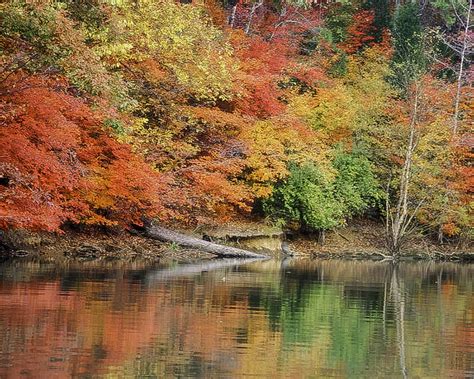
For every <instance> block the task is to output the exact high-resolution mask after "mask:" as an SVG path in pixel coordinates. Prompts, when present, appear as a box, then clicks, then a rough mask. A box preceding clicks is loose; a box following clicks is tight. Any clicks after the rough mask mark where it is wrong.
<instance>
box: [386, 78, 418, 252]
mask: <svg viewBox="0 0 474 379" xmlns="http://www.w3.org/2000/svg"><path fill="white" fill-rule="evenodd" d="M414 96H415V97H414V99H413V111H412V115H411V119H410V132H409V137H408V144H407V149H406V153H405V162H404V164H403V169H402V175H401V178H400V187H399V190H398V203H397V207H396V209H395V215H394V216H392V214H391V212H390V209H388V208H389V207H388V205H387V225H390V227H388V226H387V232H388V234H389V235H387V239H388V249H389V250H390V252H391V253H392V255H393V256H394V258H398V256H399V254H400V247H401V243H402V240H403V238H404V237H405V232H406V230H407V227H408V224H409V223H410V222H411V218H409V217H408V216H409V215H408V189H409V186H410V179H411V166H412V162H413V153H414V151H415V148H416V141H415V139H416V138H415V137H416V135H415V132H416V125H417V122H418V121H417V119H418V107H419V96H420V88H419V83H416V84H415V95H414Z"/></svg>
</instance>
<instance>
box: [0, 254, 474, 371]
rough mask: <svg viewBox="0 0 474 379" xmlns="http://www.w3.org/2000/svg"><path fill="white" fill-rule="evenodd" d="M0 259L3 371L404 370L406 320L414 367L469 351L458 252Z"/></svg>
mask: <svg viewBox="0 0 474 379" xmlns="http://www.w3.org/2000/svg"><path fill="white" fill-rule="evenodd" d="M163 272H165V273H166V272H167V271H163ZM0 273H1V274H2V276H1V277H2V278H3V279H2V281H1V282H0V341H1V342H0V344H1V345H0V346H1V349H2V351H4V352H5V351H8V355H3V358H5V357H7V360H8V361H9V362H11V363H12V364H11V366H10V367H1V368H0V376H5V375H6V376H8V377H10V376H11V377H17V376H19V375H20V371H21V370H29V371H30V372H34V373H37V375H38V376H41V377H48V375H49V374H50V373H51V371H49V370H50V369H54V370H55V372H57V373H59V376H63V377H68V376H71V375H72V376H78V375H92V376H94V375H104V374H110V375H117V376H120V375H124V376H134V375H138V376H146V375H155V376H160V377H163V376H170V375H178V374H179V375H183V376H199V375H202V376H210V375H221V376H232V377H236V376H237V377H238V376H240V375H244V374H248V373H254V374H258V375H260V376H274V377H283V375H284V374H283V373H292V374H293V376H299V375H303V376H305V375H306V374H307V375H319V376H324V375H329V374H328V372H329V373H330V374H331V375H333V376H339V377H340V376H346V375H348V373H351V374H354V375H358V376H363V375H364V373H366V372H367V371H366V367H367V365H371V366H374V367H375V366H376V367H378V369H379V370H380V372H381V373H387V375H388V376H390V375H399V374H400V368H399V364H400V363H399V362H400V354H399V343H400V336H401V335H402V334H401V332H402V330H401V329H400V324H401V323H402V324H403V329H404V330H403V332H404V345H405V357H404V359H405V365H406V367H409V368H410V372H409V374H410V375H414V376H416V375H418V376H420V377H423V376H437V375H443V376H446V377H447V376H450V375H455V376H456V375H461V374H462V373H463V372H465V371H466V370H467V369H468V367H469V354H471V353H472V331H471V329H470V326H469V325H470V324H469V322H470V319H471V318H472V311H473V306H474V304H473V301H472V296H471V295H472V288H471V287H470V286H471V285H472V279H471V278H472V269H471V268H468V267H463V268H460V267H459V266H456V265H453V264H442V265H438V264H430V265H426V264H422V263H420V264H399V265H398V267H397V271H396V272H394V270H393V269H392V268H391V267H390V266H388V265H385V264H380V263H376V262H373V263H367V262H333V261H312V262H304V261H290V262H285V264H284V265H283V267H282V265H281V263H279V262H275V261H267V262H257V263H251V264H248V265H245V266H242V267H239V268H238V269H236V268H223V269H218V270H214V271H208V272H197V273H191V274H190V275H191V276H181V277H177V278H172V277H169V276H168V278H165V279H163V278H162V279H159V280H148V279H146V278H147V277H148V278H150V277H151V276H153V275H154V277H157V276H156V275H155V274H154V271H152V272H150V273H148V272H147V271H145V270H144V271H133V272H129V271H127V270H126V269H120V270H115V271H110V272H108V271H99V272H95V273H94V271H90V272H87V271H85V270H82V271H74V270H73V269H71V270H70V271H67V272H63V273H61V272H58V274H57V276H56V274H51V272H48V271H41V270H39V271H37V273H36V274H35V267H34V266H32V267H29V268H28V269H27V270H24V269H23V268H22V267H21V266H20V267H18V266H12V267H11V268H10V272H7V269H6V268H2V271H0ZM13 273H14V275H16V276H17V277H18V278H24V279H22V280H24V281H12V280H10V279H7V278H11V277H12V274H13ZM30 273H31V274H30ZM157 273H159V271H158V272H157ZM150 275H151V276H150ZM223 278H225V280H223ZM436 281H439V283H440V284H439V286H438V284H436ZM385 283H386V284H387V286H386V289H387V295H386V296H384V285H385ZM414 294H420V296H414ZM402 304H403V307H404V310H402V309H401V308H400V307H401V305H402ZM434 307H435V308H434ZM439 309H447V310H449V312H444V313H442V312H441V311H434V310H439ZM384 315H385V316H384ZM384 320H385V322H384ZM397 325H398V326H397ZM440 328H442V329H440ZM433 330H442V331H443V333H440V334H439V335H438V334H436V333H435V334H434V333H433ZM382 336H383V338H382ZM433 355H434V356H435V357H439V359H437V360H433V359H432V358H433ZM445 355H446V356H445ZM425 361H429V362H431V366H430V367H426V366H423V365H420V362H425Z"/></svg>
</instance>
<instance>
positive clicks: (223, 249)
mask: <svg viewBox="0 0 474 379" xmlns="http://www.w3.org/2000/svg"><path fill="white" fill-rule="evenodd" d="M145 234H146V235H147V236H148V237H150V238H153V239H157V240H160V241H165V242H174V243H176V244H178V245H180V246H183V247H188V248H193V249H197V250H201V251H205V252H206V253H211V254H215V255H217V256H219V257H225V258H267V256H265V255H262V254H257V253H253V252H251V251H247V250H242V249H238V248H236V247H231V246H225V245H219V244H217V243H214V242H208V241H204V240H202V239H200V238H195V237H191V236H188V235H186V234H182V233H177V232H174V231H172V230H169V229H166V228H163V227H161V226H149V227H147V228H145Z"/></svg>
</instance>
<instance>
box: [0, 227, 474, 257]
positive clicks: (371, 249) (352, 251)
mask: <svg viewBox="0 0 474 379" xmlns="http://www.w3.org/2000/svg"><path fill="white" fill-rule="evenodd" d="M0 237H1V239H0V258H1V259H21V258H26V257H29V258H37V259H40V260H44V261H48V262H68V261H78V262H85V261H105V262H114V261H115V262H134V261H144V262H149V263H156V262H163V261H174V262H179V263H187V262H195V261H202V260H210V259H219V258H217V257H216V256H214V255H213V254H209V253H206V252H202V251H199V250H195V249H187V248H183V247H180V246H178V245H176V244H174V243H165V242H161V241H157V240H154V239H151V238H149V237H146V236H143V235H140V234H138V233H132V232H126V231H122V232H116V233H104V232H99V231H87V232H86V231H82V232H78V231H68V232H65V233H64V234H62V235H58V234H53V233H44V232H42V233H38V232H27V231H24V230H16V231H9V232H2V234H1V235H0ZM287 242H288V246H289V248H290V251H291V252H292V254H291V255H284V254H279V253H275V252H273V253H272V252H268V251H267V252H263V254H265V255H268V257H269V258H277V259H284V258H285V257H290V256H292V257H295V258H315V259H347V260H384V259H387V257H386V256H384V255H386V252H385V251H384V248H383V240H382V239H381V238H380V226H379V225H376V224H375V223H370V222H364V223H358V224H354V225H351V226H348V227H346V228H343V229H341V230H338V231H335V232H328V233H327V237H326V242H325V244H324V245H321V244H319V243H318V241H317V239H316V238H315V236H311V235H297V236H293V238H292V239H290V240H288V241H287ZM230 246H232V245H230ZM257 252H260V253H262V251H257ZM400 260H433V261H455V262H473V261H474V251H473V249H472V246H469V245H468V246H467V247H466V248H459V246H454V245H452V244H444V245H440V244H435V243H433V241H430V240H428V239H427V238H418V239H414V240H413V241H412V242H411V243H410V245H409V246H407V248H406V251H405V253H404V254H402V256H401V257H400Z"/></svg>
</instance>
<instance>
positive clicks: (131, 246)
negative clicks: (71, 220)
mask: <svg viewBox="0 0 474 379" xmlns="http://www.w3.org/2000/svg"><path fill="white" fill-rule="evenodd" d="M0 256H3V257H4V258H5V257H30V258H41V259H42V260H48V261H57V262H61V261H66V260H76V261H92V260H103V261H128V262H131V261H135V260H146V261H150V262H157V261H163V260H176V261H180V262H190V261H195V260H201V259H209V258H213V256H212V255H211V254H207V253H204V252H201V251H197V250H192V249H183V248H181V247H179V246H176V245H174V244H169V243H162V242H159V241H156V240H152V239H149V238H146V237H143V236H141V235H138V234H132V233H130V232H127V231H122V232H120V233H113V234H110V233H101V232H98V231H88V232H75V231H68V232H67V233H64V234H61V235H58V234H52V233H32V232H26V231H14V232H8V233H3V235H2V239H1V240H0Z"/></svg>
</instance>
